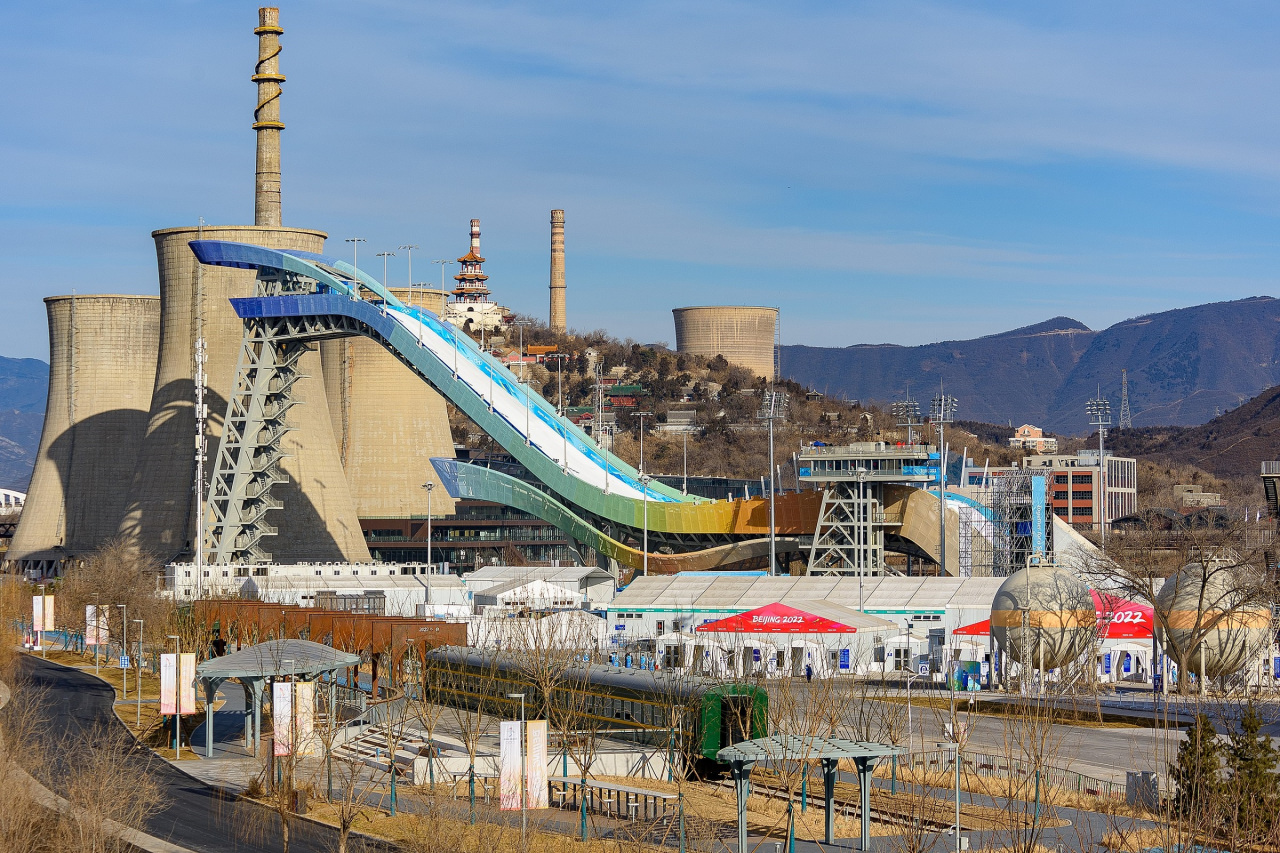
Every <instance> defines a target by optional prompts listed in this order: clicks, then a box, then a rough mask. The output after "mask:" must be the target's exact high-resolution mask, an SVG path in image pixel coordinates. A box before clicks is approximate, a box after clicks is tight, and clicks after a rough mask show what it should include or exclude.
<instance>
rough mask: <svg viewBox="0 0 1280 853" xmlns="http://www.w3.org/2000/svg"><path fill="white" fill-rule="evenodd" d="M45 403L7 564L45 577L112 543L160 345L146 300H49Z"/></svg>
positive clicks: (152, 303)
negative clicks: (63, 564)
mask: <svg viewBox="0 0 1280 853" xmlns="http://www.w3.org/2000/svg"><path fill="white" fill-rule="evenodd" d="M44 302H45V306H46V307H47V309H48V312H49V400H48V403H47V404H46V408H45V415H44V431H43V432H42V433H41V435H40V450H39V452H38V454H37V455H36V464H35V469H34V471H33V472H32V475H31V485H30V487H29V488H28V490H27V501H26V505H25V506H24V507H23V513H22V521H21V522H20V523H19V525H18V529H17V531H16V532H15V534H14V537H13V542H12V544H11V545H10V546H9V552H8V560H9V561H11V563H12V564H13V565H16V567H17V568H18V569H19V570H22V571H34V572H39V573H40V574H52V573H54V572H55V571H56V570H57V567H58V563H59V562H60V561H61V560H62V559H64V558H66V557H71V556H77V555H83V554H86V553H88V552H90V551H93V550H94V549H95V548H97V547H98V546H100V545H102V544H103V543H104V542H106V541H107V540H108V539H110V538H111V537H113V536H115V534H116V529H117V528H118V527H119V525H120V519H121V518H122V517H123V515H124V511H125V501H126V499H127V497H128V495H127V492H128V484H129V481H130V480H131V478H132V476H133V469H134V465H135V463H136V462H137V454H138V445H139V442H140V440H141V438H142V434H143V431H144V430H145V429H146V426H147V411H148V409H149V408H150V403H151V380H152V377H153V375H154V371H155V364H156V348H157V344H158V341H159V337H160V300H159V299H157V298H156V297H154V296H51V297H49V298H48V299H46V300H45V301H44Z"/></svg>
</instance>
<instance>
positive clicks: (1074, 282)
mask: <svg viewBox="0 0 1280 853" xmlns="http://www.w3.org/2000/svg"><path fill="white" fill-rule="evenodd" d="M256 9H257V4H256V3H246V2H238V0H237V1H234V2H233V1H232V0H218V2H212V0H206V1H205V2H194V0H185V2H183V1H182V0H176V1H175V0H166V2H151V3H142V2H129V0H113V2H111V3H101V2H80V3H76V2H58V0H49V2H41V3H29V2H21V0H0V34H3V35H0V43H3V46H4V51H5V54H6V61H5V73H4V77H3V80H4V85H2V86H0V294H3V298H4V303H3V304H4V307H5V310H4V313H3V319H2V320H0V330H3V334H2V335H0V341H2V345H0V355H7V356H18V357H36V358H46V357H47V352H48V343H47V326H46V322H45V317H44V308H43V305H42V304H41V302H40V300H41V298H43V297H45V296H48V295H53V294H64V293H70V292H72V291H74V292H76V293H155V292H156V291H157V283H156V272H155V252H154V246H153V243H152V241H151V238H150V232H151V231H152V230H155V229H159V228H166V227H173V226H180V225H193V224H195V223H196V222H197V220H198V218H200V217H203V218H204V220H205V221H206V222H207V223H210V224H242V223H247V222H251V221H252V216H253V171H254V138H253V131H252V130H251V128H250V124H251V122H252V110H253V107H254V105H255V103H256V100H255V99H256V95H255V88H254V86H253V84H252V83H251V82H250V80H249V76H250V74H252V72H253V64H254V62H255V60H256V56H257V46H256V37H255V36H254V35H253V32H252V31H253V28H254V26H255V25H256V23H257V12H256ZM280 14H281V24H282V26H283V27H284V30H285V32H284V35H283V36H282V44H283V47H284V50H283V53H282V54H281V69H282V71H283V72H284V73H285V74H286V76H287V78H288V80H287V82H286V83H285V88H284V95H283V101H282V118H283V121H284V123H285V125H286V130H285V131H284V137H283V172H284V178H283V198H284V203H283V209H284V222H285V224H286V225H293V226H299V227H314V228H320V229H323V230H325V231H327V232H328V233H329V234H330V243H329V251H330V252H331V253H333V254H342V255H345V254H346V253H347V252H348V251H349V248H350V246H349V244H347V243H344V242H342V241H343V240H344V239H345V238H347V237H354V236H359V237H363V238H365V239H366V240H367V241H368V242H367V243H364V244H361V246H362V249H363V251H362V252H361V256H360V265H361V267H362V268H365V269H368V270H369V271H371V272H373V273H374V274H375V275H376V276H378V277H381V276H382V268H381V263H380V261H378V260H377V259H376V258H374V257H373V255H374V253H375V252H379V251H388V250H389V251H395V250H396V247H397V246H399V245H402V244H406V243H416V244H418V245H420V246H421V249H419V250H418V251H416V252H414V267H413V277H414V279H415V280H417V281H420V282H421V281H427V282H429V281H433V280H435V281H438V280H439V279H438V276H439V271H440V268H439V267H438V266H435V265H433V264H431V263H430V261H431V260H433V259H437V258H457V257H458V256H459V255H461V254H463V253H465V251H466V248H467V232H468V220H469V219H470V218H472V217H478V218H479V219H480V220H481V227H482V231H483V238H482V253H483V254H484V255H485V256H486V257H487V258H488V259H489V260H488V263H486V265H485V270H486V272H488V273H489V275H490V285H491V286H492V288H493V290H494V294H495V297H496V298H497V300H498V301H500V302H502V303H503V304H505V305H508V306H510V307H511V308H513V309H514V310H516V311H519V312H522V313H527V314H532V315H535V316H539V317H545V316H546V313H547V279H548V269H547V268H548V256H549V242H550V237H549V224H548V220H549V211H550V210H551V209H552V208H563V209H565V211H566V213H565V217H566V253H567V262H566V266H567V282H568V317H569V324H570V326H571V327H574V328H578V329H583V330H587V329H596V328H605V329H607V330H608V331H610V332H611V333H613V334H615V335H617V336H619V337H630V338H634V339H636V340H639V341H644V342H650V341H667V342H674V330H673V326H672V318H671V309H672V308H675V307H679V306H684V305H707V304H745V305H776V306H779V307H780V308H781V335H782V340H783V342H784V343H805V344H811V345H817V346H848V345H850V344H855V343H882V342H891V343H900V344H921V343H929V342H933V341H938V340H946V339H961V338H969V337H976V336H980V335H986V334H993V333H996V332H1000V331H1003V330H1006V329H1011V328H1015V327H1018V326H1023V325H1028V324H1030V323H1035V322H1039V321H1041V320H1045V319H1048V318H1050V317H1054V316H1058V315H1065V316H1069V317H1073V318H1075V319H1077V320H1080V321H1082V322H1084V323H1085V324H1087V325H1089V326H1090V327H1092V328H1105V327H1106V326H1108V325H1110V324H1112V323H1115V322H1117V321H1120V320H1123V319H1126V318H1129V317H1133V316H1136V315H1140V314H1146V313H1151V312H1156V311H1162V310H1167V309H1171V308H1177V307H1182V306H1188V305H1196V304H1201V303H1204V302H1211V301H1220V300H1226V299H1237V298H1243V297H1247V296H1255V295H1275V293H1276V290H1277V287H1276V286H1275V279H1276V275H1275V270H1276V267H1277V261H1280V245H1278V244H1277V236H1276V235H1277V227H1276V226H1277V224H1278V219H1280V158H1278V157H1277V156H1276V150H1275V146H1276V140H1277V139H1280V133H1278V132H1277V131H1280V127H1278V125H1280V111H1277V110H1276V109H1275V105H1274V93H1275V92H1276V90H1277V84H1278V83H1280V53H1277V52H1276V51H1275V49H1274V46H1275V42H1276V36H1277V34H1280V7H1278V6H1276V5H1274V4H1265V3H1261V2H1258V3H1232V2H1223V3H1215V4H1200V3H1169V2H1163V3H1144V2H1134V3H1125V4H1116V3H1102V2H1088V0H1081V2H1074V3H1068V4H1010V3H982V2H968V3H918V2H905V0H895V2H893V3H881V2H876V3H872V2H830V3H823V2H796V3H778V2H773V3H764V2H759V3H756V2H748V0H738V2H731V3H730V2H719V0H699V2H697V3H688V2H662V0H645V2H638V3H620V2H608V3H601V2H554V0H548V2H538V3H516V2H511V3H501V2H484V0H467V2H448V0H442V1H441V2H422V0H382V2H352V0H347V2H341V3H339V2H322V1H321V0H316V1H315V2H306V3H288V2H284V3H283V4H282V5H281V13H280ZM406 260H407V259H406V257H405V253H404V252H398V253H397V256H396V257H394V258H390V259H388V263H389V266H388V276H389V278H390V280H391V283H392V284H398V283H405V282H407V281H408V280H409V271H408V269H407V265H406V263H405V262H406ZM370 262H372V263H370ZM453 272H456V267H454V268H452V269H451V270H450V272H449V274H450V275H452V274H453Z"/></svg>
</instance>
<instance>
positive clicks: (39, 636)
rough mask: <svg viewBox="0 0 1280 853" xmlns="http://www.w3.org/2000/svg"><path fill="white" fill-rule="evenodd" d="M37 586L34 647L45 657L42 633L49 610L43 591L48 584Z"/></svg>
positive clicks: (50, 627)
mask: <svg viewBox="0 0 1280 853" xmlns="http://www.w3.org/2000/svg"><path fill="white" fill-rule="evenodd" d="M37 586H39V587H40V630H39V631H36V647H37V648H38V649H40V657H46V655H45V653H44V632H45V624H44V615H45V614H46V613H48V612H49V608H48V606H46V604H45V600H44V599H45V594H44V590H45V587H46V586H48V584H43V583H42V584H37ZM48 627H49V629H50V630H52V629H53V626H52V625H50V626H48ZM110 650H111V649H110V647H108V649H107V651H110Z"/></svg>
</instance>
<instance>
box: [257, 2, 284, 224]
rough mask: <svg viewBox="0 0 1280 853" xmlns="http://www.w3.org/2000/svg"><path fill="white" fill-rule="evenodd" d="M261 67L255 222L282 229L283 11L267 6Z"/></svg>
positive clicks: (261, 16) (261, 23) (261, 20)
mask: <svg viewBox="0 0 1280 853" xmlns="http://www.w3.org/2000/svg"><path fill="white" fill-rule="evenodd" d="M254 32H255V33H257V35H258V64H257V66H256V67H255V69H254V74H253V78H252V79H253V82H255V83H257V84H258V107H257V109H255V110H254V111H253V129H254V130H256V131H257V132H258V172H257V178H256V180H255V181H254V197H253V222H254V224H255V225H280V224H281V219H280V131H282V130H284V123H283V122H281V121H280V84H281V83H283V82H284V75H283V74H281V73H280V34H281V33H283V32H284V30H283V29H281V28H280V10H279V9H277V8H274V7H272V6H264V7H263V8H261V9H259V10H258V27H257V29H255V30H254Z"/></svg>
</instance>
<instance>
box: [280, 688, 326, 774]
mask: <svg viewBox="0 0 1280 853" xmlns="http://www.w3.org/2000/svg"><path fill="white" fill-rule="evenodd" d="M315 707H316V685H315V682H314V681H298V682H289V681H277V682H276V683H275V684H273V685H272V686H271V723H272V726H273V728H274V729H275V751H274V754H275V755H278V756H283V755H310V754H312V752H314V748H315V743H314V741H315V738H314V737H313V736H312V735H313V734H314V732H315Z"/></svg>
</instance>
